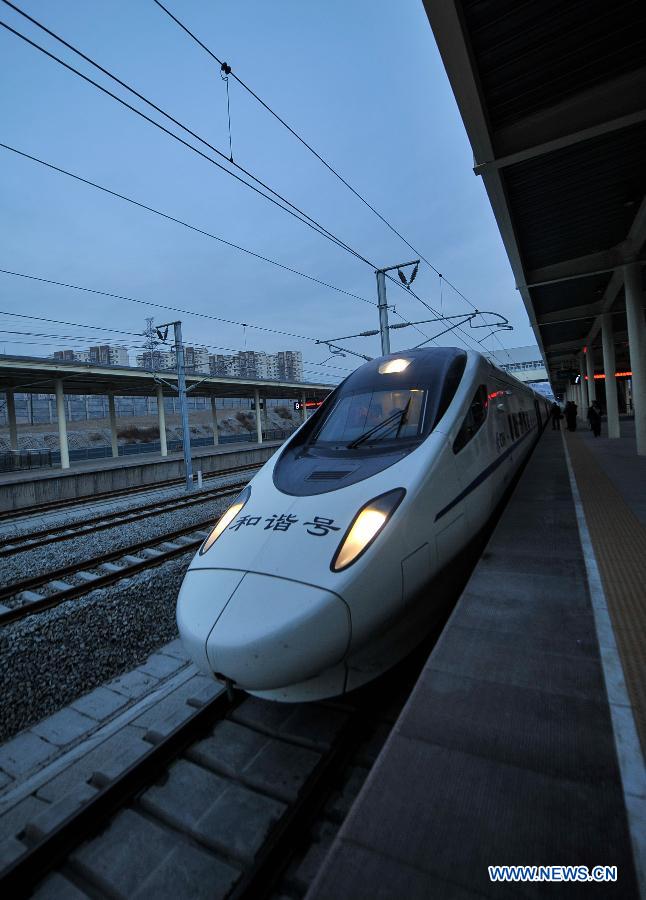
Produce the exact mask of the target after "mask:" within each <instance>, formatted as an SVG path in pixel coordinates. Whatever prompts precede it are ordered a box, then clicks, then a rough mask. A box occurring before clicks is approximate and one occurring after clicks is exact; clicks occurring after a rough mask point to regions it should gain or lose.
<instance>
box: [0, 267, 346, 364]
mask: <svg viewBox="0 0 646 900" xmlns="http://www.w3.org/2000/svg"><path fill="white" fill-rule="evenodd" d="M0 272H3V274H16V275H18V274H20V273H8V272H6V270H2V269H0ZM21 277H24V278H33V279H35V280H36V281H45V282H46V283H48V284H55V285H59V286H63V287H74V288H76V289H77V290H81V291H83V290H85V291H89V292H90V293H104V292H100V291H99V292H98V291H95V290H93V289H92V288H82V287H78V286H77V285H63V284H62V283H61V282H53V281H51V280H48V279H42V278H37V277H36V276H30V275H24V274H23V275H21ZM112 296H115V295H112ZM120 299H131V298H127V297H122V298H120ZM133 302H136V301H133ZM164 308H166V307H164ZM0 315H2V316H13V317H15V318H20V319H30V320H32V321H36V322H47V323H48V324H53V325H65V326H68V327H70V326H71V327H74V328H85V329H88V330H96V331H100V332H101V333H103V334H108V333H109V334H118V335H125V336H127V337H137V338H143V336H144V335H143V334H142V333H141V332H137V331H125V330H123V329H118V328H108V327H105V326H102V325H88V324H87V323H82V322H68V321H64V320H62V319H51V318H47V317H45V316H34V315H28V314H27V313H16V312H9V311H7V310H0ZM189 315H196V316H200V315H202V314H201V313H197V312H191V313H189ZM204 315H206V314H204ZM209 318H212V317H210V316H209ZM233 324H236V325H237V324H240V323H237V322H236V323H233ZM251 327H253V326H251ZM1 330H2V329H0V331H1ZM269 330H273V331H275V329H269ZM276 333H278V334H287V335H288V336H290V337H292V336H293V335H290V334H289V332H276ZM60 338H61V340H63V339H69V340H72V339H75V338H73V336H65V335H61V336H60ZM78 339H79V340H81V338H78ZM88 340H89V338H88ZM93 340H96V338H94V339H93ZM303 340H308V341H313V342H314V343H316V339H315V338H303ZM7 343H9V342H7ZM199 346H201V347H206V348H207V349H212V350H225V351H227V352H229V353H238V352H239V351H238V350H236V349H235V348H232V347H221V346H219V345H217V344H207V343H203V342H199ZM128 349H131V350H134V349H144V350H145V349H147V348H146V346H145V345H141V347H140V348H135V347H129V348H128ZM303 362H304V363H307V364H308V365H316V366H322V365H325V366H326V367H327V368H329V369H337V370H338V371H341V372H343V371H351V370H349V369H346V368H345V367H342V366H330V365H327V364H326V363H321V362H318V361H315V360H305V359H304V360H303Z"/></svg>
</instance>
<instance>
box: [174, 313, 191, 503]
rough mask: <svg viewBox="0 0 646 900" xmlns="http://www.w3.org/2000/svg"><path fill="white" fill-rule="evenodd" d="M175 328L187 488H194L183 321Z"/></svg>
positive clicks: (188, 489)
mask: <svg viewBox="0 0 646 900" xmlns="http://www.w3.org/2000/svg"><path fill="white" fill-rule="evenodd" d="M173 328H174V330H175V360H176V362H177V391H178V394H179V414H180V417H181V419H182V443H183V445H184V471H185V473H186V490H187V491H192V490H193V461H192V459H191V432H190V431H189V428H188V401H187V399H186V373H185V369H184V344H183V343H182V323H181V322H173Z"/></svg>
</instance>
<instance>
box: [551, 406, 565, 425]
mask: <svg viewBox="0 0 646 900" xmlns="http://www.w3.org/2000/svg"><path fill="white" fill-rule="evenodd" d="M550 416H551V417H552V431H560V430H561V419H562V418H563V413H562V412H561V407H560V406H559V405H558V403H552V408H551V410H550Z"/></svg>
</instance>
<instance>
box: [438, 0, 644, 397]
mask: <svg viewBox="0 0 646 900" xmlns="http://www.w3.org/2000/svg"><path fill="white" fill-rule="evenodd" d="M424 4H425V7H426V11H427V14H428V18H429V21H430V23H431V26H432V29H433V33H434V35H435V39H436V41H437V44H438V47H439V50H440V53H441V55H442V59H443V61H444V65H445V68H446V71H447V74H448V77H449V80H450V82H451V86H452V88H453V92H454V94H455V98H456V100H457V103H458V107H459V110H460V113H461V115H462V120H463V122H464V125H465V128H466V131H467V134H468V137H469V140H470V142H471V146H472V148H473V154H474V171H475V173H476V174H477V175H480V176H482V179H483V181H484V184H485V187H486V190H487V193H488V195H489V200H490V202H491V205H492V207H493V211H494V214H495V217H496V221H497V223H498V227H499V229H500V233H501V235H502V239H503V241H504V244H505V248H506V250H507V255H508V257H509V260H510V263H511V266H512V269H513V272H514V276H515V278H516V284H517V287H518V289H519V291H520V294H521V296H522V298H523V301H524V303H525V307H526V309H527V312H528V314H529V318H530V321H531V323H532V326H533V328H534V332H535V334H536V339H537V341H538V344H539V346H540V348H541V350H542V351H543V353H544V356H545V359H546V362H547V365H548V369H549V370H550V374H551V380H552V384H553V385H554V387H555V388H556V389H559V388H560V387H562V385H563V381H562V380H560V379H559V378H558V377H557V375H556V373H557V372H558V371H559V370H561V369H563V368H564V367H565V368H567V367H568V366H569V365H573V364H574V363H575V356H576V354H577V353H579V352H581V350H582V349H583V347H584V346H592V347H597V346H600V342H601V335H600V318H599V317H600V315H601V314H602V313H606V312H611V313H612V314H613V325H614V329H615V334H616V340H617V365H618V366H619V367H624V366H627V365H628V363H629V360H628V355H627V346H626V316H625V311H624V310H625V303H624V292H623V277H622V267H623V266H624V264H625V263H627V262H634V261H642V262H643V260H644V258H645V253H644V250H645V247H644V245H645V243H646V199H645V195H646V2H645V0H610V2H609V0H534V2H528V0H424ZM643 273H644V269H643V268H642V277H643ZM595 356H596V358H597V360H598V364H597V367H598V368H599V367H600V359H601V354H600V353H599V354H596V353H595Z"/></svg>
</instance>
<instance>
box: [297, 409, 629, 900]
mask: <svg viewBox="0 0 646 900" xmlns="http://www.w3.org/2000/svg"><path fill="white" fill-rule="evenodd" d="M622 430H623V432H624V437H623V438H622V439H620V440H618V441H609V440H608V439H607V438H598V439H594V438H593V437H592V435H591V434H590V433H589V432H587V431H579V432H577V433H574V434H569V433H567V434H566V435H565V437H563V436H562V435H561V434H560V433H555V432H553V431H551V430H549V431H547V432H545V433H544V435H543V437H542V438H541V440H540V442H539V443H538V445H537V448H536V449H535V451H534V453H533V455H532V457H531V459H530V461H529V463H528V465H527V468H526V470H525V471H524V473H523V475H522V477H521V479H520V481H519V483H518V485H517V487H516V489H515V491H514V493H513V495H512V498H511V500H510V502H509V504H508V506H507V508H506V509H505V511H504V513H503V515H502V517H501V519H500V521H499V523H498V525H497V527H496V529H495V531H494V533H493V536H492V538H491V540H490V541H489V543H488V545H487V547H486V550H485V552H484V553H483V556H482V558H481V560H480V562H479V563H478V565H477V566H476V569H475V570H474V572H473V575H472V577H471V579H470V581H469V583H468V585H467V587H466V589H465V591H464V593H463V595H462V596H461V598H460V600H459V602H458V604H457V606H456V608H455V610H454V612H453V614H452V616H451V618H450V619H449V622H448V624H447V626H446V627H445V629H444V631H443V633H442V635H441V637H440V639H439V641H438V643H437V644H436V646H435V648H434V649H433V651H432V653H431V655H430V657H429V659H428V661H427V663H426V666H425V668H424V670H423V672H422V675H421V677H420V679H419V681H418V683H417V685H416V687H415V690H414V692H413V694H412V696H411V698H410V700H409V702H408V704H407V705H406V707H405V708H404V711H403V712H402V714H401V716H400V718H399V720H398V722H397V724H396V726H395V728H394V730H393V732H392V734H391V736H390V738H389V740H388V742H387V744H386V745H385V747H384V750H383V751H382V753H381V755H380V757H379V759H378V760H377V763H376V765H375V766H374V768H373V769H372V771H371V773H370V775H369V776H368V779H367V781H366V783H365V785H364V787H363V789H362V791H361V792H360V794H359V796H358V799H357V801H356V802H355V805H354V806H353V808H352V810H351V812H350V814H349V816H348V818H347V819H346V821H345V823H344V825H343V826H342V828H341V829H340V831H339V833H338V835H337V837H336V839H335V841H334V843H333V845H332V849H331V851H330V853H329V854H328V856H327V858H326V861H325V863H324V865H323V867H322V869H321V871H320V872H319V875H318V877H317V879H316V880H315V882H314V884H313V885H312V887H311V889H310V891H309V893H308V895H307V898H308V900H328V898H329V900H343V898H348V900H354V898H356V897H373V898H384V900H386V898H394V897H406V898H409V900H410V898H415V900H416V898H420V900H422V898H423V900H450V898H460V900H467V898H471V897H473V898H476V897H510V898H515V897H519V896H522V897H530V898H533V897H539V896H540V897H543V896H554V897H557V896H558V897H564V896H567V897H577V898H578V897H589V896H592V894H598V895H599V896H603V897H604V898H606V897H621V898H622V900H631V898H638V897H639V896H640V894H639V887H638V885H639V884H640V883H641V887H642V890H643V889H644V887H645V886H646V871H645V870H644V860H645V859H646V846H645V841H646V828H645V827H644V809H645V808H646V775H645V770H644V761H643V756H642V752H643V751H642V750H641V749H640V740H639V738H640V737H641V741H642V747H644V746H646V728H645V724H646V719H645V715H644V713H645V712H646V704H645V692H646V659H645V654H646V603H645V598H644V593H645V591H644V585H645V584H646V522H645V513H646V459H645V458H643V457H642V458H639V457H637V456H636V454H635V448H634V432H633V433H632V434H631V429H630V428H629V427H626V426H625V425H624V423H623V422H622ZM569 460H571V463H570V462H569ZM570 466H571V469H570ZM571 471H573V472H574V473H575V477H576V482H574V480H573V478H572V477H571V474H570V472H571ZM577 485H578V487H577ZM618 651H619V652H618ZM492 865H493V866H504V865H527V866H530V865H534V866H541V865H545V866H561V865H571V866H588V867H589V868H590V869H592V867H594V866H597V865H602V866H617V869H618V879H617V882H615V883H613V882H608V883H604V884H603V885H594V887H591V886H590V884H589V883H588V882H572V883H567V884H561V885H556V884H545V883H541V882H535V883H523V884H520V883H511V882H508V883H505V884H502V883H495V884H494V883H493V882H492V881H491V880H490V877H489V873H488V866H492Z"/></svg>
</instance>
